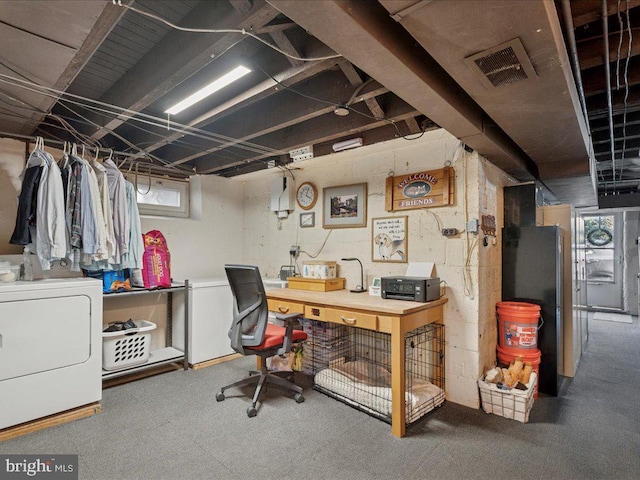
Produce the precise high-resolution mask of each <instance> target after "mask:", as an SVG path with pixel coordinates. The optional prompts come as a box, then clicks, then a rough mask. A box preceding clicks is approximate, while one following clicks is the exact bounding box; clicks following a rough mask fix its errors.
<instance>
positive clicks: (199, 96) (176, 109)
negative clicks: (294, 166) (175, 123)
mask: <svg viewBox="0 0 640 480" xmlns="http://www.w3.org/2000/svg"><path fill="white" fill-rule="evenodd" d="M249 72H251V70H250V69H248V68H247V67H243V66H242V65H241V66H239V67H236V68H234V69H233V70H231V71H230V72H229V73H226V74H224V75H223V76H221V77H220V78H218V79H216V80H214V81H213V82H211V83H210V84H209V85H207V86H206V87H204V88H201V89H200V90H198V91H197V92H195V93H193V94H191V95H189V96H188V97H187V98H185V99H184V100H181V101H180V102H178V103H176V104H175V105H174V106H173V107H171V108H169V109H168V110H165V112H164V113H168V114H169V115H176V114H178V113H180V112H181V111H183V110H185V109H187V108H189V107H190V106H191V105H193V104H195V103H198V102H199V101H200V100H203V99H205V98H207V97H208V96H209V95H211V94H212V93H215V92H217V91H218V90H220V89H222V88H224V87H226V86H227V85H229V84H230V83H233V82H235V81H236V80H238V79H240V78H242V77H244V76H245V75H246V74H247V73H249Z"/></svg>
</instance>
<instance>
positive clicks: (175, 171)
mask: <svg viewBox="0 0 640 480" xmlns="http://www.w3.org/2000/svg"><path fill="white" fill-rule="evenodd" d="M0 138H9V139H13V140H27V141H29V142H36V141H37V140H38V139H39V138H41V139H43V141H44V142H45V144H48V145H55V146H60V147H63V148H64V146H65V143H66V144H69V143H71V144H73V142H65V141H63V140H55V139H44V137H42V136H41V135H39V136H33V135H23V134H19V133H9V132H0ZM89 148H90V149H91V148H92V149H96V152H97V153H96V154H99V153H100V152H102V153H106V154H109V156H111V157H123V158H124V159H125V160H124V162H123V163H126V162H129V163H131V165H133V164H134V163H135V164H139V163H144V164H146V165H148V166H149V168H150V169H151V170H152V171H153V172H154V173H159V174H163V175H168V176H171V177H175V178H180V179H184V178H186V177H189V176H190V175H193V174H194V173H195V172H193V171H191V170H185V169H180V168H176V167H172V168H170V167H164V166H161V165H156V164H154V163H151V162H140V160H138V159H139V158H140V155H141V152H122V151H116V150H113V149H112V148H106V147H95V146H94V147H89ZM27 150H28V148H27Z"/></svg>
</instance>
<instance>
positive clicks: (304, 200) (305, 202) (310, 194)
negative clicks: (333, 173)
mask: <svg viewBox="0 0 640 480" xmlns="http://www.w3.org/2000/svg"><path fill="white" fill-rule="evenodd" d="M317 200H318V190H317V189H316V186H315V185H314V184H313V183H311V182H304V183H303V184H302V185H300V186H299V187H298V191H297V192H296V201H297V202H298V205H299V206H300V208H302V209H303V210H309V209H311V208H313V206H314V205H315V204H316V201H317Z"/></svg>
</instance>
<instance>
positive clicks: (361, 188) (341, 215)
mask: <svg viewBox="0 0 640 480" xmlns="http://www.w3.org/2000/svg"><path fill="white" fill-rule="evenodd" d="M366 226H367V184H366V183H356V184H353V185H341V186H338V187H329V188H323V189H322V228H354V227H366Z"/></svg>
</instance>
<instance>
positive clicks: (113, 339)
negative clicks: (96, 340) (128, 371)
mask: <svg viewBox="0 0 640 480" xmlns="http://www.w3.org/2000/svg"><path fill="white" fill-rule="evenodd" d="M134 323H135V324H136V325H137V328H129V329H127V330H121V331H119V332H104V331H103V332H102V368H103V369H105V370H121V369H123V368H128V367H132V366H135V365H141V364H143V363H145V362H146V361H147V360H149V349H150V345H151V331H152V330H155V328H156V324H155V323H153V322H148V321H147V320H136V321H134ZM105 328H107V325H103V328H102V329H103V330H104V329H105Z"/></svg>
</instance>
